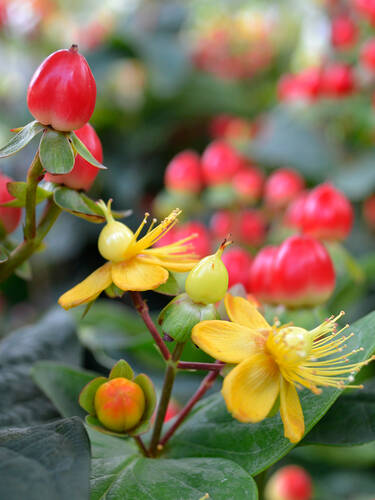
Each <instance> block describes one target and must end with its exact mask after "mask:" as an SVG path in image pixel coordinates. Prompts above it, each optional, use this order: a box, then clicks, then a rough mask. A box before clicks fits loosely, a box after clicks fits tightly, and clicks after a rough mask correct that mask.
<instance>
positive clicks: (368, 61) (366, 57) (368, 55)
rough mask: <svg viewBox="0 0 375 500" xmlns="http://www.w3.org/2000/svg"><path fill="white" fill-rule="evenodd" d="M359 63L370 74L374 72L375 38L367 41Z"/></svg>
mask: <svg viewBox="0 0 375 500" xmlns="http://www.w3.org/2000/svg"><path fill="white" fill-rule="evenodd" d="M360 57H361V63H362V64H363V66H365V67H366V68H367V69H368V70H370V71H371V72H372V73H373V72H375V38H371V39H370V40H367V42H366V43H365V44H364V45H363V47H362V50H361V56H360Z"/></svg>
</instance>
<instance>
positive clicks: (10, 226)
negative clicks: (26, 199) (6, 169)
mask: <svg viewBox="0 0 375 500" xmlns="http://www.w3.org/2000/svg"><path fill="white" fill-rule="evenodd" d="M8 182H13V179H11V178H10V177H8V176H7V175H4V174H3V173H2V172H0V203H6V202H8V201H11V200H14V199H15V198H14V196H12V195H11V194H10V193H9V192H8V189H7V184H8ZM21 215H22V209H21V208H19V207H0V226H1V225H2V226H3V227H4V229H5V232H6V233H12V232H13V231H14V230H15V229H16V228H17V226H18V224H19V223H20V220H21Z"/></svg>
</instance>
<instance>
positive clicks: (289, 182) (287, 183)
mask: <svg viewBox="0 0 375 500" xmlns="http://www.w3.org/2000/svg"><path fill="white" fill-rule="evenodd" d="M304 187H305V181H304V180H303V178H302V176H301V175H300V174H299V173H298V172H296V171H295V170H292V169H291V168H280V169H278V170H276V171H275V172H274V173H273V174H271V175H270V176H269V178H268V179H267V181H266V185H265V202H266V204H267V206H268V207H269V208H271V209H274V210H279V209H280V210H281V209H284V208H285V207H286V206H287V205H288V204H289V203H290V202H291V201H292V200H294V199H295V198H296V197H297V196H298V195H299V193H300V192H301V191H302V190H303V189H304Z"/></svg>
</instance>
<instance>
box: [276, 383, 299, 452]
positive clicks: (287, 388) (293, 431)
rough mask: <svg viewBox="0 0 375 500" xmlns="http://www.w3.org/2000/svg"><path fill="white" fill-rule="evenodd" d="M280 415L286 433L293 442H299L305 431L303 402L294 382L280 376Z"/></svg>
mask: <svg viewBox="0 0 375 500" xmlns="http://www.w3.org/2000/svg"><path fill="white" fill-rule="evenodd" d="M280 379H281V382H280V415H281V419H282V421H283V424H284V435H285V437H286V438H287V439H289V441H291V442H292V443H298V441H300V440H301V439H302V437H303V435H304V433H305V421H304V418H303V413H302V408H301V403H300V401H299V397H298V393H297V390H296V388H295V387H294V385H293V384H291V383H290V382H288V381H287V380H285V379H284V378H283V377H281V378H280Z"/></svg>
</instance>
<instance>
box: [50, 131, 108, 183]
mask: <svg viewBox="0 0 375 500" xmlns="http://www.w3.org/2000/svg"><path fill="white" fill-rule="evenodd" d="M75 134H76V136H77V137H78V138H79V139H81V141H82V142H83V144H84V145H85V146H86V147H87V149H88V150H89V151H90V153H91V154H92V155H93V156H94V158H95V159H96V160H98V162H100V163H102V161H103V148H102V143H101V142H100V139H99V137H98V134H97V133H96V132H95V129H94V127H92V126H91V125H90V124H89V123H86V125H84V126H83V127H82V128H80V129H78V130H76V131H75ZM99 170H100V169H99V168H97V167H94V165H91V163H89V162H88V161H86V160H85V159H84V158H82V156H80V155H79V154H78V153H77V156H76V157H75V160H74V167H73V170H72V171H71V172H69V173H68V174H62V175H53V174H49V173H48V172H47V173H46V175H45V177H44V179H45V180H46V181H50V182H54V183H56V184H65V186H68V187H70V188H72V189H83V190H84V191H88V190H89V189H90V187H91V186H92V183H93V182H94V180H95V177H96V176H97V175H98V173H99Z"/></svg>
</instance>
